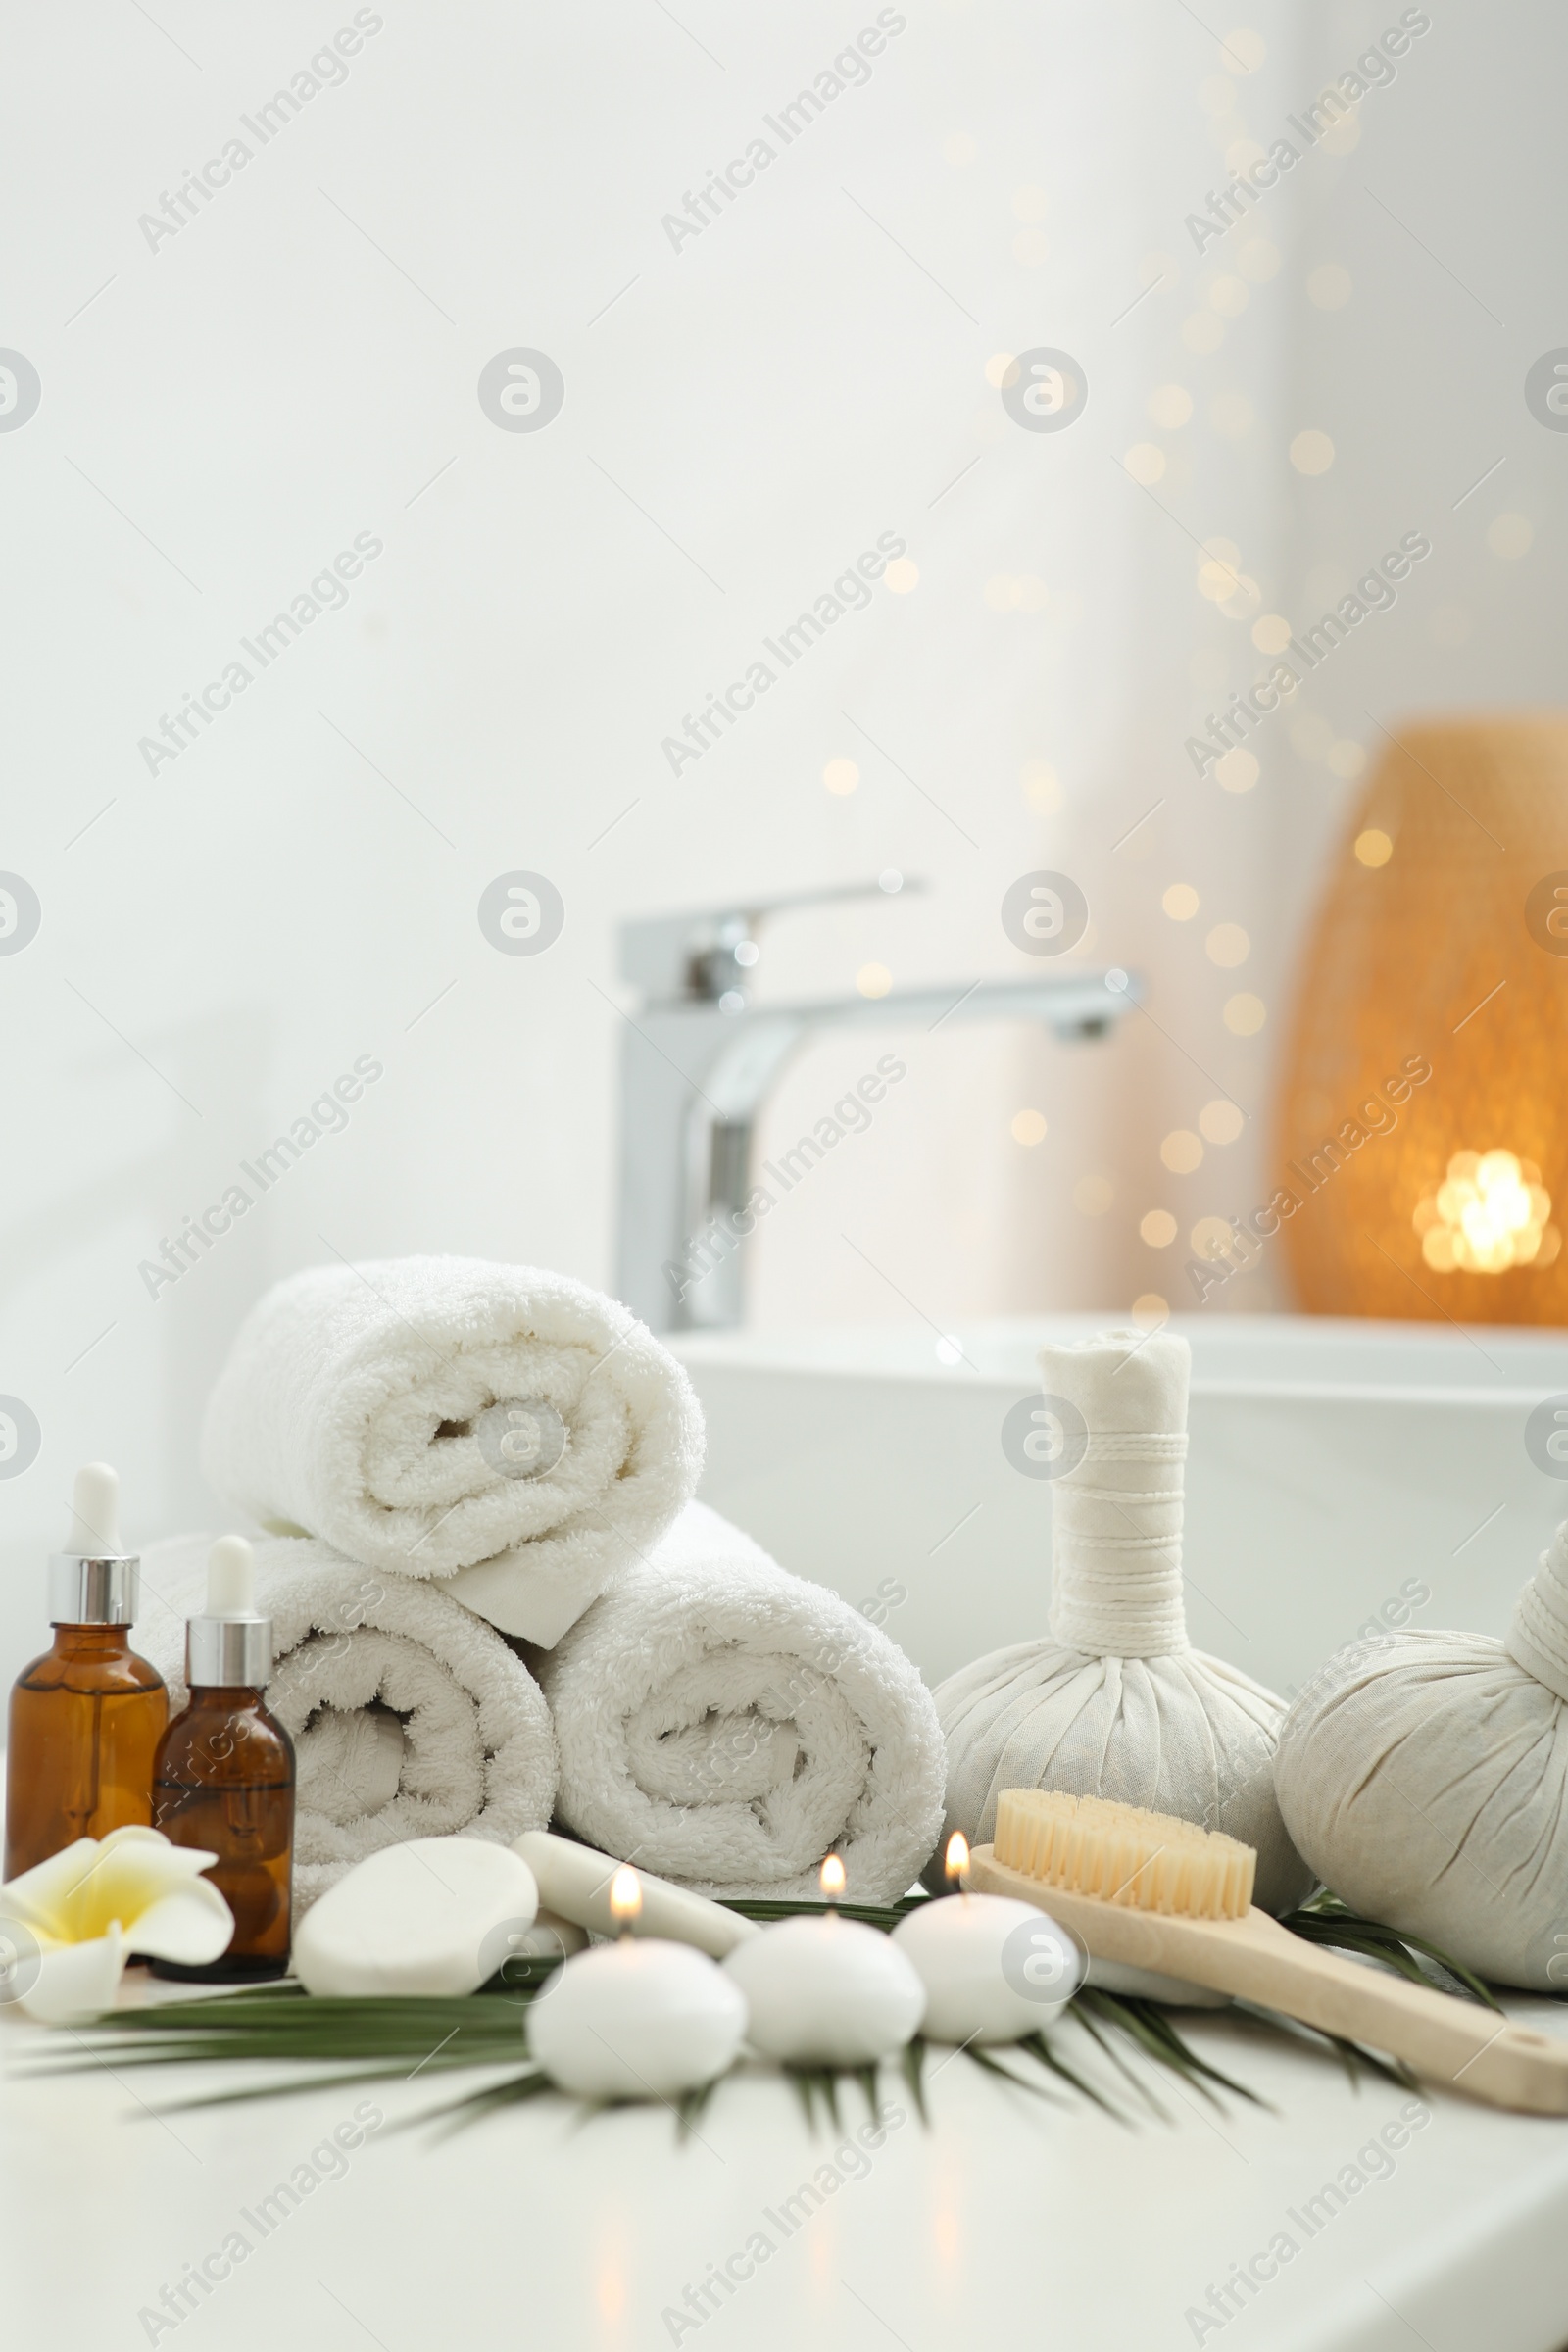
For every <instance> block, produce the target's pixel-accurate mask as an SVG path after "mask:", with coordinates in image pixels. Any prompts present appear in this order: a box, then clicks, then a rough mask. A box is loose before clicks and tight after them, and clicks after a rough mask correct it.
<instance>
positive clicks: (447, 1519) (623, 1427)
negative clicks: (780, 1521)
mask: <svg viewBox="0 0 1568 2352" xmlns="http://www.w3.org/2000/svg"><path fill="white" fill-rule="evenodd" d="M509 1408H511V1420H509ZM514 1423H515V1426H514V1425H513V1424H514ZM702 1460H703V1423H702V1413H701V1410H700V1408H699V1406H698V1403H697V1398H696V1396H695V1394H694V1393H693V1390H692V1386H691V1383H690V1381H689V1380H688V1379H687V1377H686V1374H685V1372H684V1371H683V1370H682V1369H681V1367H680V1365H679V1364H677V1363H676V1361H675V1359H674V1357H673V1356H672V1355H670V1354H669V1352H668V1350H667V1349H666V1348H662V1347H661V1346H660V1345H659V1342H658V1341H657V1340H656V1339H655V1338H654V1337H653V1335H652V1333H651V1332H649V1331H648V1330H647V1329H646V1328H645V1326H644V1325H643V1324H641V1323H639V1322H637V1321H636V1319H635V1318H634V1317H633V1316H632V1315H630V1314H628V1312H627V1311H626V1309H625V1308H624V1307H623V1306H618V1305H616V1303H615V1302H614V1300H613V1299H606V1298H603V1297H601V1296H600V1294H599V1293H598V1292H596V1291H591V1290H589V1289H588V1288H587V1286H586V1285H585V1284H583V1283H580V1282H573V1281H572V1280H571V1279H570V1277H569V1276H567V1275H564V1274H550V1273H543V1272H540V1271H538V1270H537V1269H535V1268H533V1267H531V1266H514V1265H495V1264H490V1263H488V1262H487V1261H485V1260H484V1259H482V1258H471V1257H403V1258H393V1259H389V1260H386V1261H383V1262H372V1263H368V1264H366V1265H360V1266H348V1265H333V1266H312V1267H310V1268H308V1269H307V1271H306V1272H304V1273H302V1274H295V1275H292V1276H290V1277H289V1279H288V1280H287V1281H284V1282H280V1283H278V1284H276V1285H275V1287H274V1288H273V1289H272V1290H270V1291H269V1292H268V1293H267V1295H266V1297H265V1298H263V1299H261V1300H260V1302H259V1303H258V1304H257V1305H256V1306H255V1307H254V1308H253V1309H252V1311H251V1313H250V1314H249V1315H248V1316H247V1317H246V1320H245V1322H244V1323H243V1325H242V1326H241V1328H240V1331H239V1334H238V1337H237V1338H236V1339H235V1342H234V1345H233V1348H231V1349H230V1351H229V1356H228V1361H227V1362H226V1364H225V1365H224V1366H223V1369H222V1371H221V1374H220V1375H219V1380H218V1385H217V1387H216V1389H215V1390H214V1392H213V1397H212V1402H211V1404H210V1405H209V1407H208V1412H207V1424H206V1430H205V1433H204V1437H203V1445H202V1465H203V1468H204V1470H205V1471H206V1474H207V1477H208V1479H209V1480H210V1482H211V1484H212V1486H213V1488H214V1491H215V1492H216V1493H217V1494H218V1495H220V1496H221V1498H222V1500H223V1501H224V1502H225V1503H226V1504H227V1505H228V1506H229V1507H230V1508H231V1509H233V1510H237V1511H243V1512H246V1513H248V1514H249V1515H250V1516H251V1517H252V1518H253V1519H255V1520H256V1521H257V1522H258V1524H259V1525H261V1526H262V1527H265V1528H267V1529H269V1530H270V1531H271V1532H273V1533H278V1534H284V1535H311V1536H318V1537H319V1538H320V1539H321V1540H322V1541H323V1542H324V1543H328V1544H332V1545H334V1546H335V1547H336V1549H337V1550H339V1551H341V1552H344V1553H346V1554H347V1555H348V1556H349V1557H350V1558H351V1559H355V1560H362V1561H364V1562H365V1563H366V1565H367V1566H368V1567H372V1568H383V1569H391V1570H392V1571H393V1572H394V1573H396V1574H398V1575H400V1576H413V1577H429V1578H439V1579H441V1580H442V1581H443V1582H444V1583H445V1585H446V1588H447V1590H448V1591H449V1592H450V1593H455V1594H456V1596H457V1598H458V1599H460V1600H461V1601H463V1602H464V1603H465V1605H466V1607H468V1608H470V1609H475V1610H477V1611H478V1613H479V1615H480V1616H481V1617H487V1618H489V1620H490V1622H491V1623H492V1624H493V1625H498V1626H500V1628H501V1629H502V1631H503V1632H504V1633H508V1634H515V1635H517V1636H519V1637H520V1638H521V1639H524V1640H526V1641H529V1642H539V1643H541V1644H543V1645H546V1646H548V1645H549V1644H550V1643H552V1642H558V1641H559V1640H560V1639H561V1636H562V1635H563V1634H564V1632H565V1630H566V1628H567V1626H569V1625H570V1624H572V1623H573V1621H574V1620H575V1619H576V1618H577V1617H579V1616H580V1615H581V1614H582V1611H583V1610H584V1609H585V1608H586V1607H587V1606H588V1603H589V1602H590V1601H591V1600H592V1599H593V1598H594V1595H595V1594H596V1593H599V1592H601V1591H602V1590H603V1589H604V1587H605V1585H606V1584H607V1583H608V1582H609V1580H610V1578H611V1577H612V1576H613V1574H614V1573H615V1571H616V1570H617V1569H619V1568H620V1567H622V1566H623V1565H624V1564H625V1563H626V1562H627V1561H629V1560H634V1559H635V1558H636V1557H637V1556H638V1554H639V1552H641V1551H647V1550H649V1549H650V1548H651V1547H652V1545H653V1544H655V1543H656V1542H657V1540H658V1538H659V1537H660V1535H662V1532H663V1530H664V1529H665V1528H666V1527H667V1526H668V1525H669V1524H670V1522H671V1520H672V1519H673V1518H674V1516H675V1514H676V1512H677V1511H678V1510H679V1509H680V1508H681V1505H682V1504H683V1503H684V1502H686V1501H687V1500H688V1499H689V1497H690V1495H692V1493H693V1491H694V1490H695V1488H696V1485H697V1479H698V1474H699V1472H700V1471H701V1469H702Z"/></svg>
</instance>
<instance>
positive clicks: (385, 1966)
mask: <svg viewBox="0 0 1568 2352" xmlns="http://www.w3.org/2000/svg"><path fill="white" fill-rule="evenodd" d="M538 1909H539V1889H538V1887H536V1886H535V1884H534V1877H533V1873H532V1871H531V1870H530V1869H529V1868H528V1865H527V1863H526V1862H524V1861H523V1860H522V1859H521V1858H520V1856H518V1855H517V1854H515V1853H514V1852H513V1851H512V1850H511V1848H510V1847H509V1846H505V1845H489V1844H487V1843H486V1842H485V1841H484V1840H483V1839H482V1838H410V1839H409V1840H408V1841H407V1842H406V1843H405V1844H403V1845H388V1846H384V1847H383V1848H382V1850H381V1852H380V1853H378V1854H370V1855H368V1857H367V1859H366V1860H365V1861H363V1862H359V1863H356V1864H355V1867H354V1868H353V1869H352V1870H351V1871H350V1872H349V1873H348V1875H347V1877H346V1878H342V1879H339V1881H338V1883H337V1885H336V1886H335V1887H328V1888H327V1890H326V1892H325V1894H323V1895H321V1896H320V1897H319V1899H318V1901H316V1902H315V1903H313V1904H312V1906H311V1908H310V1910H309V1911H307V1912H306V1914H305V1917H304V1918H303V1919H302V1920H301V1922H300V1924H299V1928H298V1930H297V1931H296V1933H295V1936H294V1951H293V1966H294V1973H295V1975H296V1976H297V1977H298V1978H299V1980H300V1983H301V1984H302V1985H304V1986H305V1989H306V1991H307V1992H314V1993H319V1994H339V1995H341V1994H352V1993H430V1994H444V1993H465V1992H474V1991H476V1990H477V1989H478V1987H479V1986H480V1985H482V1984H484V1982H485V1981H486V1979H487V1978H489V1977H492V1976H494V1974H495V1972H496V1970H497V1969H498V1968H499V1967H500V1966H501V1964H502V1962H503V1961H504V1960H507V1959H509V1958H510V1957H511V1956H512V1955H513V1953H514V1952H515V1951H520V1950H521V1949H522V1948H523V1945H522V1943H521V1941H519V1938H525V1937H526V1936H528V1934H529V1933H530V1931H531V1930H532V1928H533V1925H534V1920H535V1916H536V1914H537V1912H538Z"/></svg>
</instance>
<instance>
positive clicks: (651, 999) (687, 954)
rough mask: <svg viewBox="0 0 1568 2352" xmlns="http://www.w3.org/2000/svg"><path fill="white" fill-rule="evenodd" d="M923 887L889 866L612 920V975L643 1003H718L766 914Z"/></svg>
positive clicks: (740, 985)
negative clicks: (866, 878) (616, 942)
mask: <svg viewBox="0 0 1568 2352" xmlns="http://www.w3.org/2000/svg"><path fill="white" fill-rule="evenodd" d="M924 888H925V884H924V883H923V882H919V881H915V882H909V881H906V879H905V877H904V876H903V874H901V873H899V872H898V871H897V870H896V869H895V868H894V867H892V866H889V867H888V868H887V870H886V871H885V872H883V873H881V874H879V875H878V876H877V879H876V880H875V881H874V882H842V883H839V884H837V885H835V886H833V887H832V888H829V889H826V890H797V891H790V892H787V893H786V894H785V895H784V896H783V897H781V898H776V899H747V900H744V901H738V900H734V899H732V900H731V901H730V902H729V904H728V905H727V906H724V907H701V908H698V909H697V910H695V911H694V912H692V913H690V914H656V915H648V916H644V917H642V918H640V919H639V920H638V921H636V922H631V923H622V925H621V927H620V976H621V978H622V979H623V980H625V981H629V982H630V984H631V985H632V987H634V988H639V989H641V990H642V993H643V1000H644V1003H645V1004H649V1005H677V1004H686V1005H718V1004H721V1003H722V1002H723V1000H724V998H725V997H726V996H727V995H733V996H734V997H735V998H736V999H737V1000H738V999H739V998H740V997H741V996H743V995H744V992H745V985H746V979H747V975H748V973H749V972H750V970H751V968H752V966H753V965H754V964H755V963H756V962H757V959H758V954H759V950H758V946H757V941H756V938H755V936H754V934H755V932H756V930H757V927H758V925H759V924H760V923H761V922H762V921H764V920H765V919H766V917H767V916H768V915H770V914H781V913H783V912H784V911H785V910H786V909H787V908H789V907H827V906H831V905H833V904H834V903H835V902H837V901H838V900H840V899H875V898H896V897H898V895H899V894H900V893H901V892H903V891H907V890H923V889H924ZM748 951H750V953H748ZM734 1008H735V1009H738V1008H739V1007H738V1004H737V1005H736V1006H735V1007H734ZM730 1009H731V1007H730V1006H728V1005H726V1006H725V1010H726V1011H728V1010H730Z"/></svg>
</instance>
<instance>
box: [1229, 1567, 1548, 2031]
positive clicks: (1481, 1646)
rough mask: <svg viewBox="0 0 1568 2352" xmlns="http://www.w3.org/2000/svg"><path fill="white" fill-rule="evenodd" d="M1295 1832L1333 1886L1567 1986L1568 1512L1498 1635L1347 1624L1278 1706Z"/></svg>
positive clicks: (1284, 1794) (1410, 1929) (1383, 1915)
mask: <svg viewBox="0 0 1568 2352" xmlns="http://www.w3.org/2000/svg"><path fill="white" fill-rule="evenodd" d="M1274 1778H1275V1786H1276V1788H1277V1789H1278V1791H1279V1800H1280V1809H1281V1811H1282V1813H1283V1814H1284V1817H1285V1821H1286V1824H1287V1826H1288V1828H1289V1829H1290V1832H1291V1835H1292V1836H1293V1837H1294V1838H1295V1839H1296V1842H1297V1844H1298V1845H1299V1847H1300V1850H1301V1852H1302V1853H1303V1854H1304V1855H1305V1856H1306V1857H1307V1859H1308V1860H1309V1861H1310V1862H1311V1864H1312V1866H1313V1868H1314V1869H1315V1870H1316V1871H1317V1873H1318V1875H1319V1877H1320V1878H1322V1879H1323V1881H1324V1882H1325V1884H1326V1885H1328V1886H1330V1887H1333V1889H1334V1891H1335V1893H1336V1894H1338V1895H1341V1896H1343V1897H1344V1899H1345V1901H1346V1902H1348V1903H1350V1904H1353V1905H1354V1907H1355V1909H1356V1910H1358V1911H1361V1912H1364V1913H1365V1914H1366V1915H1367V1916H1368V1917H1369V1918H1372V1919H1380V1920H1385V1921H1387V1922H1388V1924H1389V1926H1390V1927H1395V1928H1402V1929H1404V1930H1405V1931H1406V1932H1407V1933H1408V1934H1410V1935H1413V1936H1427V1937H1428V1938H1429V1939H1430V1940H1431V1941H1432V1942H1433V1943H1436V1944H1439V1945H1441V1946H1442V1948H1443V1949H1444V1950H1445V1951H1447V1952H1451V1953H1452V1954H1453V1956H1454V1958H1455V1959H1456V1960H1462V1961H1463V1962H1464V1963H1465V1965H1466V1966H1467V1967H1468V1968H1473V1969H1474V1970H1475V1971H1476V1972H1477V1974H1478V1975H1480V1976H1484V1977H1494V1978H1496V1979H1498V1980H1499V1981H1500V1982H1501V1983H1502V1984H1504V1985H1523V1986H1526V1987H1528V1988H1529V1989H1531V1990H1533V1991H1538V1992H1562V1991H1564V1990H1568V1523H1565V1525H1564V1526H1562V1527H1559V1528H1558V1530H1557V1533H1556V1535H1555V1536H1554V1537H1553V1538H1552V1541H1551V1544H1550V1547H1549V1548H1548V1549H1547V1550H1546V1551H1544V1553H1543V1554H1542V1557H1541V1565H1540V1567H1539V1569H1538V1571H1537V1573H1536V1574H1535V1576H1533V1577H1532V1578H1531V1580H1530V1582H1529V1584H1527V1585H1526V1587H1525V1589H1524V1591H1523V1592H1522V1593H1520V1595H1519V1599H1518V1602H1517V1604H1516V1606H1515V1609H1514V1614H1513V1622H1512V1624H1511V1625H1510V1626H1509V1628H1508V1631H1507V1634H1506V1636H1505V1637H1504V1639H1503V1640H1502V1641H1500V1642H1498V1641H1495V1640H1494V1639H1492V1638H1491V1637H1490V1636H1488V1635H1486V1634H1446V1633H1398V1634H1388V1635H1383V1636H1380V1637H1378V1638H1377V1639H1376V1640H1373V1641H1369V1642H1351V1643H1350V1644H1349V1645H1348V1647H1347V1648H1345V1649H1341V1650H1337V1651H1336V1652H1335V1654H1334V1656H1333V1657H1332V1658H1330V1659H1329V1660H1328V1662H1327V1664H1326V1665H1324V1666H1321V1667H1320V1668H1319V1669H1318V1671H1317V1673H1316V1674H1315V1675H1314V1676H1313V1678H1312V1680H1311V1681H1310V1682H1309V1683H1308V1684H1307V1686H1306V1689H1305V1690H1304V1691H1302V1692H1301V1694H1300V1696H1299V1698H1298V1699H1297V1701H1296V1703H1295V1704H1294V1706H1293V1707H1292V1708H1291V1710H1290V1713H1289V1714H1288V1715H1287V1717H1286V1719H1285V1725H1284V1729H1283V1731H1282V1733H1281V1736H1280V1749H1279V1755H1278V1757H1277V1758H1276V1760H1275V1767H1274Z"/></svg>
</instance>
